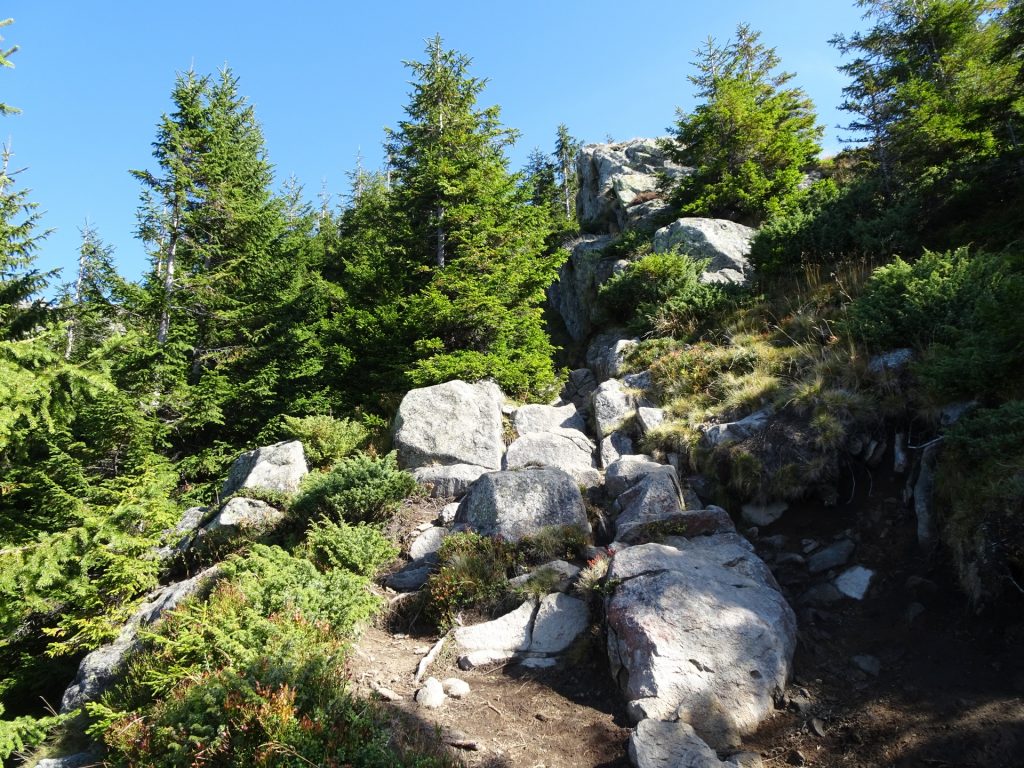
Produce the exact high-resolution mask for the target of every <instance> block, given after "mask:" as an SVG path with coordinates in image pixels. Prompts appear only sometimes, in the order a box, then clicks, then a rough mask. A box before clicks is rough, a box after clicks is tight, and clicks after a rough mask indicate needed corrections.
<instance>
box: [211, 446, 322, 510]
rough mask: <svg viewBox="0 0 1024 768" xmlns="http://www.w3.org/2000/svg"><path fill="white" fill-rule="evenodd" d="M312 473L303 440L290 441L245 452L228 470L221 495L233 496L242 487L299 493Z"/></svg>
mask: <svg viewBox="0 0 1024 768" xmlns="http://www.w3.org/2000/svg"><path fill="white" fill-rule="evenodd" d="M307 474H309V468H308V467H307V466H306V455H305V453H304V452H303V450H302V443H300V442H299V441H298V440H289V441H286V442H283V443H275V444H274V445H268V446H265V447H263V448H257V449H256V450H254V451H248V452H246V453H243V454H242V455H241V456H239V457H238V458H237V459H235V463H234V464H232V465H231V469H230V470H229V471H228V477H227V480H225V481H224V486H223V487H222V488H221V491H220V495H221V496H222V497H224V496H230V495H231V494H232V493H235V492H236V491H239V490H241V489H242V488H258V489H260V490H266V491H280V492H282V493H295V492H296V491H297V490H299V483H301V482H302V478H304V477H305V476H306V475H307Z"/></svg>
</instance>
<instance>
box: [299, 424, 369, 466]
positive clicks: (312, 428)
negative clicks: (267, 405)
mask: <svg viewBox="0 0 1024 768" xmlns="http://www.w3.org/2000/svg"><path fill="white" fill-rule="evenodd" d="M282 432H283V433H284V436H285V437H288V438H292V439H294V440H301V441H302V448H303V450H304V451H305V453H306V460H307V461H308V462H309V463H310V464H311V465H312V466H313V467H317V468H323V467H330V466H333V465H334V464H336V463H337V462H338V461H340V460H341V459H343V458H345V457H346V456H348V455H349V454H350V453H352V452H353V451H354V450H356V449H357V448H360V447H362V446H363V444H364V443H365V442H366V439H367V437H368V436H369V433H368V432H367V430H366V427H364V426H363V425H362V424H360V423H359V422H357V421H353V420H351V419H336V418H334V417H333V416H306V417H304V418H301V419H300V418H296V417H294V416H285V417H284V419H283V421H282Z"/></svg>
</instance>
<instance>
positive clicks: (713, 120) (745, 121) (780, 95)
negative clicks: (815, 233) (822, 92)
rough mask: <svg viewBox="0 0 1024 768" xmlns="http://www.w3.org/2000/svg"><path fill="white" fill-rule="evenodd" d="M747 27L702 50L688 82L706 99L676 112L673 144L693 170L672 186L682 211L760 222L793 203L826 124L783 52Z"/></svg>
mask: <svg viewBox="0 0 1024 768" xmlns="http://www.w3.org/2000/svg"><path fill="white" fill-rule="evenodd" d="M759 39H760V33H758V32H754V31H753V30H751V29H750V27H748V26H746V25H742V24H741V25H740V26H739V27H737V29H736V37H735V39H733V40H730V41H729V42H728V43H727V44H726V45H725V46H719V45H717V44H716V43H715V41H714V40H710V39H709V40H708V42H707V44H706V45H705V47H704V48H702V49H700V50H699V51H697V55H698V61H697V63H696V66H697V69H698V74H697V75H694V76H691V77H690V78H689V79H690V82H692V83H693V84H694V85H695V86H697V96H698V97H699V98H703V99H705V101H704V102H703V103H702V104H700V105H698V106H697V108H696V109H695V110H694V111H693V113H691V114H686V113H684V112H682V111H679V112H678V121H677V123H676V125H675V127H674V128H673V129H672V133H673V135H674V140H673V142H672V143H671V144H669V145H668V149H669V151H670V154H671V156H672V158H673V159H674V160H676V161H677V162H679V163H681V164H682V165H685V166H691V167H693V168H695V169H696V170H695V172H694V173H693V174H692V175H688V176H684V177H683V178H681V179H680V180H679V182H678V184H677V187H676V189H675V191H674V195H673V196H674V200H675V202H676V203H677V204H679V205H680V206H681V209H682V212H683V213H685V214H691V215H700V216H716V217H721V218H731V219H734V220H740V221H748V222H751V223H759V222H761V221H763V220H764V219H766V218H769V217H771V216H774V215H777V214H780V213H784V212H786V211H788V210H790V209H791V208H792V207H793V206H794V202H795V200H796V198H797V196H798V193H799V188H800V184H801V182H802V180H803V174H804V169H805V168H806V167H807V166H808V165H809V164H810V163H811V161H812V160H813V159H814V158H815V157H816V156H817V155H818V153H819V152H820V151H821V147H820V144H819V140H820V138H821V134H822V128H821V127H820V126H818V125H816V122H815V121H816V116H815V113H814V108H813V105H812V104H811V101H810V99H808V98H807V95H806V94H805V93H804V92H803V91H802V90H801V89H799V88H793V87H787V86H786V84H787V83H788V82H789V81H790V80H791V79H792V78H793V75H792V74H791V73H788V72H782V73H779V74H776V73H775V70H776V69H777V68H778V65H779V57H778V56H777V55H776V54H775V49H774V48H766V47H765V46H764V45H762V44H761V43H760V41H759Z"/></svg>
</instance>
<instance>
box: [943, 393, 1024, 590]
mask: <svg viewBox="0 0 1024 768" xmlns="http://www.w3.org/2000/svg"><path fill="white" fill-rule="evenodd" d="M935 477H936V506H937V511H938V512H939V521H940V522H939V525H940V531H941V535H942V538H943V540H944V542H945V544H946V546H948V547H949V548H950V550H951V551H952V553H953V555H954V562H955V564H956V567H957V571H958V574H959V577H960V583H961V585H962V586H963V588H964V590H965V591H966V592H967V594H968V595H969V596H970V598H971V600H972V601H973V602H974V603H975V604H976V605H977V606H979V607H980V606H984V605H998V603H999V602H1000V600H1001V599H1003V598H1004V597H1005V596H1006V595H1007V594H1015V593H1016V592H1017V590H1019V589H1020V585H1021V584H1024V401H1021V400H1012V401H1010V402H1007V403H1004V404H1003V405H1001V406H999V407H998V408H990V409H980V410H977V411H974V412H973V413H970V414H968V415H966V416H965V417H964V418H963V419H962V420H961V421H959V422H958V423H957V425H956V426H955V427H954V428H953V429H952V430H951V431H950V433H949V434H948V435H947V436H946V441H945V446H944V448H943V450H942V454H941V456H940V459H939V463H938V467H937V469H936V473H935ZM1014 585H1016V588H1015V589H1011V587H1012V586H1014Z"/></svg>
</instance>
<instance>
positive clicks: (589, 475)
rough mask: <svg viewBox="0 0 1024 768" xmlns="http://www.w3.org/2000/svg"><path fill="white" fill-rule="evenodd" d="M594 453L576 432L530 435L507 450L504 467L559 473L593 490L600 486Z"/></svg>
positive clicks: (583, 438) (587, 441)
mask: <svg viewBox="0 0 1024 768" xmlns="http://www.w3.org/2000/svg"><path fill="white" fill-rule="evenodd" d="M595 449H596V446H595V445H594V443H593V442H591V440H590V438H588V437H587V436H586V435H585V434H583V432H581V431H579V430H576V429H564V428H563V429H559V430H558V431H557V432H529V433H527V434H525V435H523V436H522V437H520V438H519V439H518V440H516V441H515V442H513V443H512V444H511V445H510V446H509V447H508V452H507V453H506V454H505V461H504V467H505V469H524V468H526V467H549V468H551V469H560V470H562V471H563V472H565V473H567V474H569V475H571V476H572V478H573V479H574V480H575V481H576V482H577V483H579V484H580V485H582V486H584V487H586V488H592V487H594V486H596V485H598V484H599V483H600V482H601V473H600V472H598V470H597V467H596V466H595V463H594V451H595Z"/></svg>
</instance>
